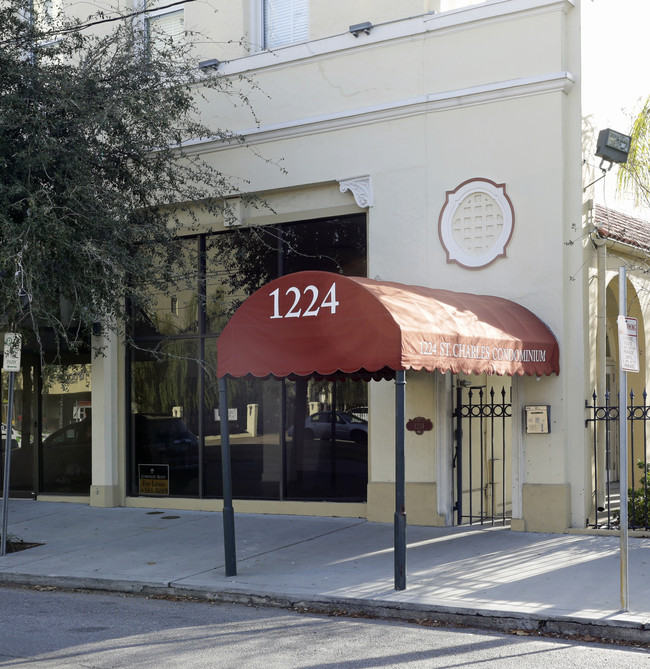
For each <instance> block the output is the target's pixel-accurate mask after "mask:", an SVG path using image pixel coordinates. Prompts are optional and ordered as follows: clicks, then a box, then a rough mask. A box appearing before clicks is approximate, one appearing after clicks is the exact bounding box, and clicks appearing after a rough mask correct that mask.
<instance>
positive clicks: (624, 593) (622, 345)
mask: <svg viewBox="0 0 650 669" xmlns="http://www.w3.org/2000/svg"><path fill="white" fill-rule="evenodd" d="M626 282H627V278H626V275H625V267H620V268H619V274H618V305H619V306H618V313H619V316H618V358H619V366H620V374H619V390H618V395H619V399H618V428H619V444H620V449H619V450H620V454H619V469H620V480H621V513H620V519H621V527H620V539H621V549H620V553H621V610H623V611H628V610H629V608H628V602H629V586H628V557H627V549H628V519H627V477H628V474H627V373H628V372H638V371H639V340H638V336H637V334H638V323H637V321H636V319H635V318H628V317H627V316H626V312H627V285H626Z"/></svg>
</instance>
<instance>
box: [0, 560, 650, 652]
mask: <svg viewBox="0 0 650 669" xmlns="http://www.w3.org/2000/svg"><path fill="white" fill-rule="evenodd" d="M0 586H21V587H51V588H56V589H60V590H86V591H88V590H90V591H97V592H111V593H122V594H132V595H143V596H148V597H161V598H168V597H172V598H178V599H187V600H201V601H206V602H216V603H224V604H241V605H244V606H260V607H269V608H280V609H287V610H292V611H298V612H311V613H322V614H325V615H337V616H349V617H362V618H377V619H384V620H402V621H407V622H411V623H415V624H423V625H440V626H450V627H467V628H475V629H482V630H493V631H498V632H507V633H516V632H522V633H525V634H530V635H540V636H561V637H572V636H581V637H588V638H590V639H591V640H594V641H596V640H600V641H614V642H629V643H641V644H648V643H649V642H650V621H645V622H635V621H626V620H615V621H614V620H612V621H604V622H603V621H589V620H585V619H579V618H575V617H571V616H536V615H534V614H530V613H516V612H497V611H484V612H479V611H467V610H463V609H460V608H458V609H456V608H452V607H442V606H435V605H425V604H411V603H408V604H405V603H403V602H377V601H374V600H368V599H358V598H345V597H328V596H323V595H305V594H304V593H301V594H300V595H298V594H296V595H294V596H291V595H289V594H286V593H273V592H268V591H267V592H250V591H249V590H246V591H244V590H234V589H225V588H224V589H206V588H200V587H196V586H179V585H174V584H173V583H171V582H156V581H129V580H116V579H102V578H87V577H74V576H66V577H61V576H53V575H51V576H43V575H39V576H36V575H32V574H7V573H4V574H3V573H0Z"/></svg>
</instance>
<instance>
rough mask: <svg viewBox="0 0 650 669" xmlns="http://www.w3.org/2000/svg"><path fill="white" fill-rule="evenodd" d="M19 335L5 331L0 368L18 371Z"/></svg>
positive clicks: (7, 370) (6, 370)
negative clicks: (0, 366)
mask: <svg viewBox="0 0 650 669" xmlns="http://www.w3.org/2000/svg"><path fill="white" fill-rule="evenodd" d="M20 346H21V336H20V335H19V334H17V333H16V332H5V343H4V357H3V361H2V369H3V371H5V372H19V371H20Z"/></svg>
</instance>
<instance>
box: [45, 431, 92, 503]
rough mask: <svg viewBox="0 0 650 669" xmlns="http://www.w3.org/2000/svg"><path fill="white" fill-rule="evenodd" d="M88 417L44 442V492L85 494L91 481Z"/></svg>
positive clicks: (90, 434) (90, 435)
mask: <svg viewBox="0 0 650 669" xmlns="http://www.w3.org/2000/svg"><path fill="white" fill-rule="evenodd" d="M91 438H92V421H91V420H90V418H87V419H85V420H82V421H80V422H78V423H71V424H70V425H66V426H65V427H62V428H61V429H59V430H56V432H53V433H52V434H51V435H50V436H49V437H47V438H46V439H44V440H43V444H42V447H41V454H42V455H41V458H42V462H43V490H44V491H45V492H50V491H51V492H54V491H56V492H75V493H76V492H83V493H88V489H89V487H90V479H91Z"/></svg>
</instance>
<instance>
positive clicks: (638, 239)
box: [593, 204, 650, 251]
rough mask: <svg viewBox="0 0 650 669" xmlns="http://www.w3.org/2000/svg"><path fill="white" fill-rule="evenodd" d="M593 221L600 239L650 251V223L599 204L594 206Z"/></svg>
mask: <svg viewBox="0 0 650 669" xmlns="http://www.w3.org/2000/svg"><path fill="white" fill-rule="evenodd" d="M593 220H594V225H595V227H596V230H597V231H598V234H599V235H600V236H601V237H603V238H605V239H611V240H612V241H616V242H622V243H623V244H629V245H630V246H634V247H636V248H638V249H642V250H643V251H650V222H648V221H644V220H643V219H641V218H633V217H632V216H628V215H627V214H623V213H621V212H620V211H615V210H614V209H608V208H607V207H603V206H602V205H600V204H595V205H594V219H593Z"/></svg>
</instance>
